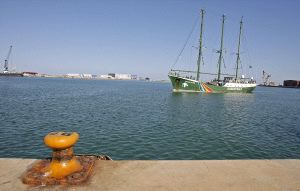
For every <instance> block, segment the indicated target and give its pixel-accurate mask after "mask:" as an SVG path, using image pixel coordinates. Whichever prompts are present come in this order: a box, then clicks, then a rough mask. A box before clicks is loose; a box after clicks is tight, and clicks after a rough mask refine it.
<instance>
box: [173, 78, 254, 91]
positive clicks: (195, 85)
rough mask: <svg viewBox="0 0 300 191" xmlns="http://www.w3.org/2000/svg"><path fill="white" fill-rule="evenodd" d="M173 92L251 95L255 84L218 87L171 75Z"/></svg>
mask: <svg viewBox="0 0 300 191" xmlns="http://www.w3.org/2000/svg"><path fill="white" fill-rule="evenodd" d="M169 78H170V80H171V83H172V86H173V92H203V93H251V92H252V91H253V90H254V89H255V87H256V85H255V84H238V83H236V84H231V85H232V86H231V87H225V86H217V85H213V84H208V83H202V82H198V81H196V80H192V79H188V78H184V77H180V76H175V75H169Z"/></svg>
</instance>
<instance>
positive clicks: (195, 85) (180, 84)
mask: <svg viewBox="0 0 300 191" xmlns="http://www.w3.org/2000/svg"><path fill="white" fill-rule="evenodd" d="M169 78H170V80H171V83H172V86H173V92H202V90H201V88H200V83H199V82H197V81H196V80H192V79H188V78H183V77H179V76H175V75H169Z"/></svg>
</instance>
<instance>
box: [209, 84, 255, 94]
mask: <svg viewBox="0 0 300 191" xmlns="http://www.w3.org/2000/svg"><path fill="white" fill-rule="evenodd" d="M206 85H207V86H208V88H210V89H211V90H212V93H251V92H252V91H253V90H254V89H255V87H256V86H253V87H224V86H216V85H212V84H206Z"/></svg>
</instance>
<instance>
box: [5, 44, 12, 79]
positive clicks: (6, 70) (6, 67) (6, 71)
mask: <svg viewBox="0 0 300 191" xmlns="http://www.w3.org/2000/svg"><path fill="white" fill-rule="evenodd" d="M11 50H12V46H10V47H9V51H8V54H7V56H6V59H5V60H4V71H3V72H4V73H8V61H9V57H10V54H11Z"/></svg>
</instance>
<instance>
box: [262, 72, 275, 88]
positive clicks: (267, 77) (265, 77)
mask: <svg viewBox="0 0 300 191" xmlns="http://www.w3.org/2000/svg"><path fill="white" fill-rule="evenodd" d="M270 77H271V74H269V73H267V72H265V71H264V70H263V75H262V80H263V85H264V86H269V85H271V84H273V83H274V82H271V81H270Z"/></svg>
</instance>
